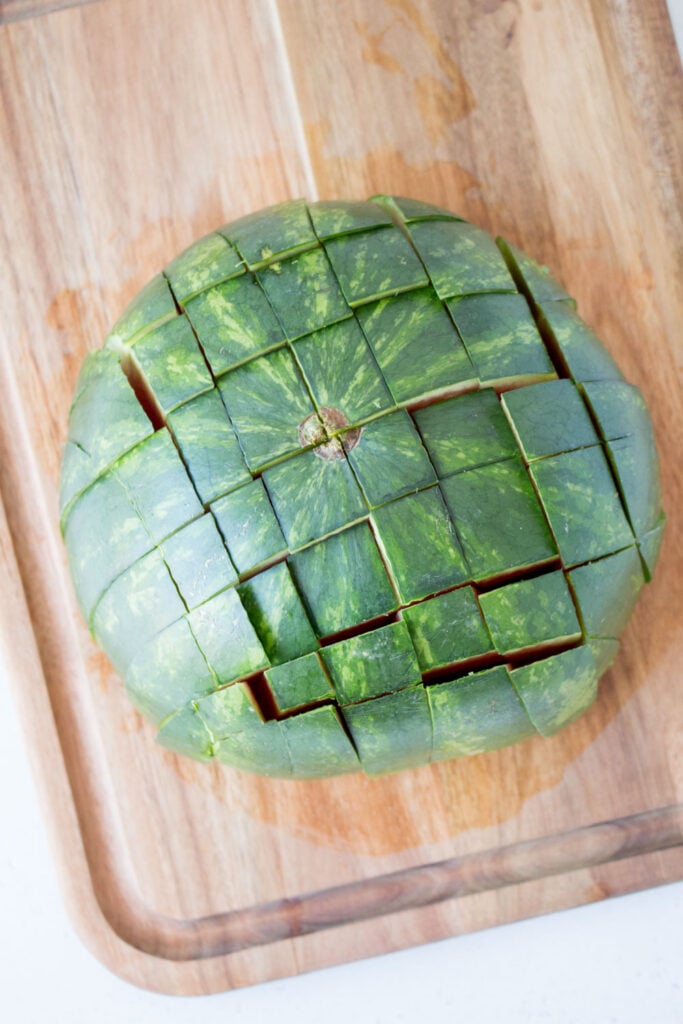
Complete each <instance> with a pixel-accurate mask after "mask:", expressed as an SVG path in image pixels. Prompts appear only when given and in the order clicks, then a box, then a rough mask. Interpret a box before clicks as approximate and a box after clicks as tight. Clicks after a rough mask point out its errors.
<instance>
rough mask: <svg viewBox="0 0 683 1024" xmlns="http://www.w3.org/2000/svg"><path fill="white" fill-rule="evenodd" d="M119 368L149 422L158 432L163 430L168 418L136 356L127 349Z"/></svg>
mask: <svg viewBox="0 0 683 1024" xmlns="http://www.w3.org/2000/svg"><path fill="white" fill-rule="evenodd" d="M119 366H120V367H121V370H122V371H123V374H124V376H125V378H126V380H127V381H128V383H129V384H130V386H131V388H132V389H133V391H134V392H135V397H136V398H137V400H138V402H139V403H140V408H141V409H142V411H143V412H144V414H145V416H146V417H147V419H148V420H149V422H150V423H151V424H152V426H153V427H154V429H155V431H156V430H161V428H162V427H165V426H166V417H165V416H164V413H163V411H162V409H161V406H160V405H159V403H158V401H157V397H156V395H155V394H154V392H153V391H152V389H151V387H150V386H149V382H148V380H147V378H146V377H145V375H144V373H143V372H142V368H141V367H140V365H139V363H138V362H137V360H136V358H135V356H134V355H133V353H132V352H131V351H130V349H127V350H126V351H124V352H123V353H122V355H121V358H120V360H119Z"/></svg>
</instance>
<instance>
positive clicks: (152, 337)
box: [61, 196, 663, 778]
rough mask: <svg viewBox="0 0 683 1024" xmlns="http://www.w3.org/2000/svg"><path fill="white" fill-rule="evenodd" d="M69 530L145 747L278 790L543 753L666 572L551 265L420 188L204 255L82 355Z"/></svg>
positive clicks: (595, 362)
mask: <svg viewBox="0 0 683 1024" xmlns="http://www.w3.org/2000/svg"><path fill="white" fill-rule="evenodd" d="M61 526H62V531H63V535H64V538H65V542H66V547H67V551H68V557H69V563H70V567H71V572H72V576H73V581H74V586H75V590H76V594H77V598H78V602H79V604H80V607H81V609H82V612H83V616H84V617H85V619H86V621H87V623H88V626H89V628H90V630H91V632H92V634H93V636H94V637H95V638H96V640H97V641H98V643H99V644H100V645H101V646H102V647H103V648H104V650H105V651H106V653H107V654H108V656H109V658H110V659H111V662H112V664H113V665H114V667H115V668H116V670H117V671H118V673H119V674H120V675H121V677H122V679H124V680H125V685H126V689H127V691H128V693H129V695H130V698H131V700H132V701H133V703H134V704H135V705H136V706H137V707H138V708H139V709H140V711H141V712H142V713H143V714H144V715H145V716H146V717H147V718H149V719H150V720H151V721H152V722H153V723H154V724H155V725H156V726H157V727H158V741H159V743H161V744H163V745H164V746H166V747H169V748H170V749H172V750H174V751H177V752H180V753H183V754H187V755H189V756H191V757H195V758H199V759H205V760H208V759H213V758H215V759H216V760H218V761H220V762H222V763H224V764H228V765H232V766H234V767H236V768H240V769H246V770H249V771H254V772H258V773H261V774H264V775H274V776H283V777H293V778H310V777H322V776H329V775H335V774H339V773H343V772H354V771H358V770H361V769H362V770H364V771H365V772H367V773H368V774H370V775H376V774H382V773H385V772H390V771H396V770H399V769H403V768H408V767H413V766H416V765H422V764H425V763H427V762H430V761H435V760H440V759H443V758H451V757H458V756H461V755H465V754H475V753H479V752H481V751H486V750H492V749H495V748H498V747H501V746H504V745H506V744H510V743H514V742H517V741H518V740H523V739H525V738H527V737H530V736H536V735H538V734H540V735H542V736H550V735H552V734H553V733H555V732H556V731H557V730H558V729H561V728H562V727H563V726H565V725H566V724H568V723H569V722H571V721H572V720H573V719H575V718H576V717H577V715H579V714H580V713H581V712H583V711H584V710H585V709H586V708H587V707H588V706H589V705H590V704H591V702H592V701H593V700H594V698H595V696H596V693H597V686H598V679H599V677H600V676H601V674H602V673H603V672H604V671H605V670H606V669H607V668H608V666H609V665H610V664H611V663H612V661H613V660H614V658H615V656H616V654H617V649H618V640H619V636H620V634H621V632H622V630H623V629H624V626H625V624H626V622H627V620H628V618H629V615H630V613H631V611H632V609H633V606H634V604H635V602H636V599H637V597H638V594H639V591H640V589H641V587H642V586H643V584H644V583H645V582H646V581H647V580H649V578H650V576H651V574H652V571H653V569H654V565H655V562H656V560H657V556H658V552H659V545H660V541H661V537H662V530H663V513H662V508H661V495H660V487H659V478H658V469H657V456H656V451H655V446H654V440H653V433H652V426H651V422H650V418H649V415H648V412H647V409H646V407H645V404H644V401H643V398H642V395H641V393H640V391H639V390H638V389H637V388H636V387H634V386H633V385H631V384H628V383H627V382H626V381H625V380H624V378H623V376H622V374H621V373H620V371H619V369H618V367H617V365H616V364H615V362H614V361H613V359H612V358H611V356H610V355H609V353H608V352H607V350H606V349H605V348H604V347H603V345H602V344H601V343H600V341H599V340H598V339H597V338H596V336H595V335H594V334H593V332H592V331H591V330H590V329H589V328H588V327H587V326H586V324H584V323H583V321H582V320H581V319H580V318H579V316H578V315H577V313H576V307H575V303H574V302H573V301H572V299H571V298H570V297H569V296H568V295H567V294H566V292H565V291H564V290H563V289H562V287H561V286H560V285H559V284H557V283H556V282H555V281H554V280H553V279H552V278H551V277H550V275H549V274H548V272H547V270H546V269H545V268H544V267H542V266H540V265H539V264H537V263H535V262H534V261H533V260H532V259H530V258H529V257H527V256H525V255H524V254H523V253H521V252H519V251H518V250H517V249H515V247H514V246H512V245H510V244H508V243H506V242H504V241H503V240H502V239H496V240H495V241H494V240H493V239H492V238H491V237H490V236H489V235H488V234H486V233H485V232H484V231H482V230H480V229H479V228H478V227H475V226H474V225H472V224H469V223H467V222H466V221H464V220H462V219H461V218H459V217H457V216H455V215H453V214H451V213H449V212H448V211H446V210H443V209H440V208H438V207H435V206H431V205H428V204H426V203H423V202H418V201H415V200H410V199H402V198H398V197H391V196H375V197H374V198H373V199H371V200H369V201H368V202H343V201H339V202H336V201H334V202H327V201H326V202H318V203H310V204H307V203H305V202H304V201H303V200H297V201H294V202H288V203H283V204H281V205H279V206H275V207H271V208H270V209H267V210H263V211H261V212H259V213H255V214H252V215H250V216H247V217H244V218H242V219H240V220H238V221H235V222H234V223H232V224H229V225H227V226H226V227H223V228H221V229H219V230H217V231H215V232H213V233H212V234H210V235H207V236H206V237H205V238H202V239H200V240H199V241H198V242H196V243H195V244H194V245H192V246H191V247H190V248H189V249H187V250H185V252H183V253H181V254H180V255H179V256H178V257H177V258H176V259H175V260H173V262H172V263H170V264H169V265H168V266H167V267H166V268H165V270H163V272H162V273H160V274H158V275H157V276H156V277H155V278H153V279H152V281H150V283H149V284H148V285H147V286H146V287H145V288H144V289H143V290H142V292H140V294H139V295H138V296H137V298H135V299H134V300H133V302H132V303H131V305H130V306H129V307H128V308H127V309H126V311H125V312H124V313H123V315H122V317H121V318H120V319H119V321H118V322H117V324H116V325H115V326H114V328H113V330H112V331H111V333H110V335H109V337H108V338H107V340H106V343H105V345H104V347H103V348H101V349H99V350H96V351H93V352H91V353H90V354H89V355H88V356H87V358H86V359H85V361H84V363H83V367H82V369H81V373H80V376H79V378H78V383H77V386H76V393H75V396H74V401H73V405H72V407H71V411H70V416H69V428H68V440H67V444H66V447H65V451H64V457H63V462H62V478H61Z"/></svg>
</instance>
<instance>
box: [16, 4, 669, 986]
mask: <svg viewBox="0 0 683 1024" xmlns="http://www.w3.org/2000/svg"><path fill="white" fill-rule="evenodd" d="M7 7H8V5H7V4H5V5H3V7H2V8H0V11H2V12H3V13H4V11H5V9H6V8H7ZM159 11H160V8H159V5H158V4H155V3H154V2H153V0H135V2H133V0H106V2H101V3H95V4H91V5H85V6H77V7H73V8H71V9H69V10H62V11H58V12H55V13H51V14H45V15H44V16H42V17H40V18H29V19H28V20H23V21H17V22H15V23H14V24H11V25H5V26H4V27H2V28H1V29H0V89H1V91H2V104H1V107H0V139H1V140H2V141H1V143H0V144H1V145H2V152H3V154H4V155H5V161H4V167H3V170H4V184H5V202H4V203H3V204H2V206H1V207H0V230H1V231H2V246H3V251H4V252H5V253H11V254H12V260H11V264H10V267H9V269H10V273H9V274H8V275H4V277H3V279H2V281H0V289H1V292H0V302H1V304H2V309H3V313H4V316H3V319H2V324H1V329H2V332H3V346H2V349H1V350H0V394H1V397H2V401H1V402H0V491H1V494H2V499H3V506H4V514H3V516H2V517H1V518H0V564H1V565H2V568H3V579H4V580H5V584H4V593H5V595H6V600H5V602H4V607H3V612H2V618H1V620H0V628H1V629H2V644H3V657H4V658H5V659H6V661H7V663H8V665H9V667H10V670H11V674H12V678H13V682H14V683H15V684H16V685H15V687H14V689H15V691H16V696H17V700H18V704H19V707H20V711H21V713H22V720H23V722H24V728H25V733H26V742H27V743H28V744H29V746H30V748H31V750H32V752H33V764H34V767H35V771H36V775H37V779H38V783H39V787H40V789H41V793H42V796H43V803H44V807H45V813H46V816H47V818H48V819H49V821H50V825H51V829H52V832H53V836H54V839H55V847H56V850H57V856H58V861H59V863H60V866H61V871H62V882H63V886H64V891H65V894H66V897H67V901H68V903H69V907H70V912H71V915H72V917H73V919H74V921H75V923H76V926H77V927H78V929H79V932H80V933H81V934H82V936H83V938H84V941H86V942H87V944H88V945H89V946H90V948H91V949H93V951H95V952H96V954H97V955H98V956H99V957H100V958H101V959H102V960H103V961H104V962H105V963H107V964H108V965H109V966H111V967H112V968H113V969H114V970H116V971H117V972H118V973H119V974H121V975H123V976H125V977H127V978H129V979H130V980H132V981H135V982H136V983H138V984H141V985H144V986H146V987H149V988H154V989H158V990H161V991H171V992H206V991H216V990H220V989H224V988H229V987H235V986H238V985H243V984H248V983H253V982H255V981H259V980H264V979H266V978H274V977H280V976H284V975H287V974H292V973H295V972H297V971H302V970H307V969H311V968H314V967H319V966H323V965H326V964H330V963H336V962H341V961H344V960H348V959H352V958H357V957H361V956H368V955H371V954H373V953H378V952H382V951H385V950H388V949H398V948H401V947H404V946H407V945H411V944H414V943H415V942H418V941H419V942H424V941H429V940H431V939H435V938H439V937H442V936H445V935H450V934H456V933H458V932H463V931H470V930H473V929H475V928H482V927H488V926H490V925H493V924H497V923H501V922H503V921H510V920H515V919H517V918H520V917H523V916H529V915H531V914H536V913H542V912H545V911H548V910H551V909H554V908H558V907H564V906H571V905H575V904H577V903H581V902H586V901H589V900H594V899H601V898H604V897H605V896H608V895H610V894H612V893H615V892H626V891H630V890H633V889H637V888H642V887H644V886H648V885H654V884H658V883H660V882H664V881H668V880H671V879H674V878H680V877H682V876H683V852H682V850H681V843H682V842H683V823H682V815H683V811H682V804H683V738H682V737H683V711H682V710H681V707H682V705H681V700H680V695H679V693H678V691H677V678H678V675H679V663H680V658H681V654H682V653H683V624H682V623H681V620H680V611H679V609H680V607H681V598H682V597H683V593H682V590H683V587H682V584H681V579H682V578H683V545H682V541H681V530H680V512H679V509H680V508H681V507H682V506H683V480H682V479H681V472H682V471H681V465H680V451H681V450H682V449H683V437H682V436H681V431H682V427H681V424H682V423H683V415H682V410H681V392H680V387H679V381H678V369H679V366H680V351H679V349H680V341H679V338H680V332H679V324H680V323H681V320H682V319H683V294H682V288H683V285H682V282H683V274H682V273H681V270H682V269H683V249H682V247H681V238H682V237H683V231H682V230H681V228H682V227H683V225H681V210H682V209H683V204H682V203H681V183H682V182H683V173H682V171H683V167H682V166H681V159H682V154H683V145H682V142H683V125H682V124H681V114H682V112H683V85H682V81H681V69H680V64H679V63H678V60H677V57H676V53H675V48H674V44H673V39H672V35H671V29H670V26H669V24H668V21H667V15H666V11H665V7H664V4H663V2H662V0H649V2H647V3H637V2H636V0H631V2H625V3H621V4H618V5H617V4H601V3H597V2H595V3H591V2H589V0H561V2H556V3H553V4H543V3H541V2H540V0H519V2H512V0H504V2H500V3H486V4H484V3H478V2H477V3H475V2H474V0H473V2H471V3H470V2H467V0H459V2H457V3H455V4H453V3H450V4H449V3H446V2H445V0H419V2H417V0H416V2H413V0H384V2H382V3H378V4H371V5H369V4H366V3H363V2H362V0H340V2H338V3H332V2H325V3H317V2H314V0H282V2H281V3H280V4H279V5H278V4H277V3H276V2H275V0H255V2H250V3H242V2H239V0H232V2H231V3H229V4H224V3H221V2H220V0H196V2H193V3H192V4H190V3H189V0H167V2H166V3H165V4H164V5H163V17H162V16H160V13H159ZM190 15H191V16H190ZM181 24H182V27H183V31H182V32H179V31H178V26H179V25H181ZM577 55H580V59H577ZM376 191H395V192H397V193H402V194H413V195H417V196H420V197H422V198H424V199H426V200H429V201H433V202H437V203H442V204H445V205H447V206H450V207H451V208H454V209H456V210H458V211H459V212H461V213H462V214H463V215H464V216H466V217H468V218H469V219H472V220H474V221H476V222H477V223H480V224H482V225H483V226H484V227H487V228H489V229H491V230H493V231H495V232H498V233H502V234H504V235H506V236H507V237H509V238H510V240H511V241H513V242H515V243H518V244H521V245H522V246H524V247H526V248H527V249H528V250H529V251H530V252H531V253H533V254H535V255H537V256H538V257H540V258H541V259H542V260H544V261H545V262H547V263H548V264H549V265H550V266H551V267H552V269H553V271H554V272H555V273H556V274H557V276H559V277H560V279H561V280H563V281H564V282H565V284H567V285H568V287H569V289H570V291H572V293H573V294H574V295H576V296H577V298H578V300H579V304H580V310H581V312H582V314H583V315H584V317H585V318H586V319H587V320H588V321H589V322H590V323H592V324H593V325H594V326H595V327H596V328H597V329H598V331H599V332H600V333H601V335H602V336H603V337H604V339H605V341H606V343H607V345H608V347H609V348H610V349H611V350H612V351H613V353H614V354H615V356H616V357H617V359H618V361H619V363H620V365H621V366H622V368H623V370H624V372H625V373H626V375H627V376H628V377H629V379H631V380H633V381H634V382H635V383H637V384H638V385H639V386H640V387H641V388H642V389H643V390H644V392H645V394H646V396H647V398H648V400H649V402H650V405H651V408H652V411H653V416H654V421H655V428H656V432H657V437H658V442H659V447H660V452H661V455H662V461H663V467H664V492H665V506H666V508H667V511H668V513H669V528H668V530H667V535H666V538H665V546H664V551H663V555H662V561H661V564H660V569H659V571H658V573H657V578H656V580H655V582H654V583H653V584H652V585H651V586H650V587H648V588H646V592H645V593H644V595H643V597H642V598H641V601H640V603H639V605H638V608H637V610H636V612H635V615H634V617H633V620H632V622H631V624H630V626H629V628H628V630H627V633H626V636H625V640H624V645H623V648H622V651H621V653H620V655H619V659H618V661H617V663H616V665H615V667H614V669H613V670H612V671H611V672H610V673H609V675H608V676H607V677H606V678H605V680H604V682H603V683H602V684H601V695H600V698H599V701H598V703H597V704H596V705H595V707H594V708H593V709H592V710H591V711H590V712H589V713H588V714H587V715H586V716H585V717H584V718H582V719H580V720H579V721H577V722H576V723H574V724H573V725H572V726H570V727H569V728H568V729H567V730H566V731H565V732H563V733H561V734H560V735H558V736H557V737H555V738H554V739H552V740H549V741H543V740H540V739H539V740H532V741H529V742H527V743H524V744H522V745H519V746H517V747H514V748H510V749H508V750H503V751H500V752H498V753H496V754H489V755H482V756H479V757H474V758H470V759H468V760H465V761H460V762H452V763H450V764H442V765H433V766H428V767H426V768H422V769H419V770H417V771H413V772H404V773H401V774H399V775H396V776H394V777H390V778H388V779H383V780H368V779H365V778H360V777H351V778H343V779H336V780H328V781H326V782H312V783H303V782H291V781H282V780H270V781H268V780H259V779H256V778H252V777H249V776H247V775H244V774H240V773H238V772H236V771H231V770H229V769H226V768H221V767H219V766H211V767H208V768H207V767H204V766H201V765H198V764H194V763H192V762H189V761H186V760H183V759H180V758H176V757H174V756H173V755H171V754H169V753H166V752H163V751H161V750H159V749H158V748H155V747H154V745H153V742H152V734H151V730H149V729H148V728H147V726H146V725H144V724H143V723H142V721H141V720H140V718H139V716H138V715H137V714H136V713H135V712H134V711H132V710H131V708H130V707H129V706H128V704H127V703H126V700H125V696H124V694H123V693H122V687H121V685H120V682H119V681H118V680H117V679H116V677H115V676H114V674H113V672H112V670H111V668H110V667H109V665H108V663H107V662H106V659H105V658H104V657H103V656H102V655H101V654H100V653H99V652H98V651H97V650H96V649H95V648H94V646H93V645H92V643H91V641H90V639H89V637H88V635H87V632H86V630H85V627H84V626H83V624H82V623H81V622H80V619H79V617H78V613H77V611H76V607H75V602H74V598H73V595H72V591H71V587H70V584H69V581H68V577H67V574H66V569H65V558H64V552H63V549H62V545H61V541H60V538H59V535H58V529H57V511H56V506H57V502H56V483H57V476H58V464H59V450H60V446H61V443H62V441H63V438H64V433H65V427H66V414H67V410H68V406H69V402H70V397H71V393H72V389H73V385H74V382H75V378H76V375H77V373H78V368H79V365H80V362H81V360H82V358H83V355H84V354H85V352H86V351H87V350H88V349H90V348H92V347H95V346H97V345H99V344H100V343H101V340H102V337H103V335H104V332H105V330H106V327H107V325H108V324H109V323H111V322H112V321H113V319H114V318H115V316H116V314H117V313H118V312H119V311H120V309H121V308H122V306H123V304H124V303H125V302H126V301H127V300H128V299H129V298H130V297H131V296H132V295H133V294H134V293H135V291H136V290H137V289H138V288H139V287H140V286H141V285H142V284H144V283H145V281H146V280H147V279H148V278H149V277H150V276H151V274H152V273H154V272H155V271H156V270H157V269H158V268H159V267H160V266H162V265H163V264H164V263H165V262H166V261H167V260H168V259H169V258H171V257H172V256H173V255H174V254H175V253H176V252H177V251H178V250H179V249H180V248H181V247H182V246H184V245H186V244H188V243H189V242H190V241H191V240H192V239H193V238H195V237H197V236H198V235H200V234H201V233H203V232H205V231H207V230H209V229H211V228H212V227H215V226H216V225H218V224H220V223H221V222H224V221H226V220H229V219H231V218H232V217H236V216H238V215H240V214H241V213H244V212H247V211H248V210H251V209H255V208H258V207H259V206H262V205H266V204H267V203H270V202H276V201H278V200H281V199H284V198H287V197H289V196H296V195H302V194H306V195H308V196H309V197H310V198H315V197H316V196H317V195H320V196H323V197H325V196H333V195H348V196H363V195H365V194H369V193H372V192H376ZM601 823H602V824H601ZM388 911H391V913H389V912H388Z"/></svg>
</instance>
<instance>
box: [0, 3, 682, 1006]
mask: <svg viewBox="0 0 683 1024" xmlns="http://www.w3.org/2000/svg"><path fill="white" fill-rule="evenodd" d="M669 9H670V11H671V15H672V19H673V22H674V29H675V31H676V36H677V39H678V44H679V51H680V50H681V48H682V47H681V44H682V42H683V0H669ZM0 821H2V823H3V827H2V831H1V833H0V834H1V835H2V839H1V840H0V914H1V919H2V921H3V923H4V926H5V933H4V938H3V941H2V943H1V944H0V998H1V1000H2V1004H3V1006H4V1008H5V1015H6V1016H5V1019H6V1020H8V1021H11V1022H12V1024H34V1022H35V1024H38V1022H40V1024H63V1022H64V1024H92V1022H93V1021H97V1024H122V1022H126V1024H129V1022H130V1024H157V1022H161V1021H163V1022H166V1024H180V1022H185V1021H187V1022H189V1021H192V1022H195V1021H196V1020H201V1021H202V1024H213V1022H214V1021H216V1022H218V1021H221V1022H225V1021H226V1020H230V1021H250V1022H251V1021H253V1022H260V1021H269V1020H272V1021H277V1024H289V1022H294V1021H296V1022H297V1024H308V1022H309V1021H310V1022H311V1024H312V1022H315V1024H319V1021H320V1018H321V1015H322V1016H323V1018H324V1021H325V1024H338V1022H339V1024H341V1022H344V1024H347V1021H348V1020H349V1018H351V1019H352V1020H354V1021H355V1022H357V1024H385V1022H392V1024H394V1022H396V1024H399V1022H402V1021H405V1022H408V1021H410V1022H412V1021H422V1020H425V1021H429V1022H430V1024H442V1022H443V1024H446V1022H449V1024H451V1022H452V1021H454V1020H455V1021H462V1022H467V1024H488V1022H491V1021H503V1022H504V1024H522V1022H524V1024H535V1022H540V1021H545V1022H550V1024H650V1022H652V1024H682V1022H683V882H679V883H677V884H675V885H668V886H663V887H661V888H659V889H651V890H648V891H647V892H643V893H638V894H636V895H633V896H622V897H617V898H613V899H610V900H605V901H603V902H601V903H598V904H592V905H590V906H586V907H581V908H578V909H576V910H570V911H564V912H562V913H558V914H549V915H547V916H545V917H542V918H536V919H534V920H531V921H522V922H519V923H517V924H513V925H505V926H502V927H499V928H495V929H492V930H490V931H486V932H479V933H477V934H474V935H466V936H462V937H460V938H455V939H448V940H445V941H443V942H438V943H434V944H431V945H428V946H421V947H417V948H415V949H411V950H407V951H405V952H402V953H391V954H387V955H385V956H382V957H376V958H374V959H372V960H366V961H361V962H358V963H352V964H346V965H344V966H341V967H335V968H331V969H328V970H325V971H318V972H316V973H314V974H308V975H304V976H302V977H297V978H289V979H287V980H285V981H277V982H270V983H269V984H265V985H259V986H256V987H254V988H250V989H242V990H240V991H237V992H229V993H224V994H221V995H216V996H204V997H201V999H197V998H193V999H179V998H175V997H171V996H159V995H154V994H151V993H148V992H143V991H141V990H139V989H136V988H134V987H133V986H131V985H129V984H127V983H126V982H123V981H120V980H119V979H118V978H116V977H115V976H114V975H112V974H111V973H110V972H109V971H108V970H107V969H105V968H104V967H102V966H101V965H100V964H99V963H98V962H97V961H96V960H95V959H94V958H93V957H92V956H91V955H90V954H89V953H88V952H87V951H86V950H85V949H84V948H83V946H82V945H81V943H80V941H79V940H78V939H77V938H76V936H75V934H74V932H73V930H72V928H71V925H70V923H69V920H68V918H67V916H66V913H65V911H64V908H63V905H62V902H61V897H60V894H59V891H58V888H57V880H56V875H55V871H54V869H53V866H52V860H51V857H50V851H49V848H48V845H47V841H46V836H45V831H44V827H43V823H42V820H41V817H40V813H39V809H38V804H37V800H36V795H35V790H34V787H33V783H32V780H31V775H30V767H29V763H28V756H27V751H26V749H25V747H24V743H23V739H22V737H21V736H20V734H19V727H18V722H17V718H16V713H15V710H14V707H13V705H12V702H11V698H10V694H9V688H8V683H7V679H6V678H5V676H4V674H3V672H2V666H1V665H0Z"/></svg>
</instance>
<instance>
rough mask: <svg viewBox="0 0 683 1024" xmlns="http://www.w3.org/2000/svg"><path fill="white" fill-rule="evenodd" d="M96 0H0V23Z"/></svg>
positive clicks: (49, 12) (33, 16)
mask: <svg viewBox="0 0 683 1024" xmlns="http://www.w3.org/2000/svg"><path fill="white" fill-rule="evenodd" d="M96 2H98V0H0V25H2V24H7V22H10V21H23V20H24V19H25V18H36V17H40V15H41V14H51V13H52V12H53V11H64V10H66V8H67V7H78V6H79V5H80V4H92V3H96ZM100 2H101V0H100Z"/></svg>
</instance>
